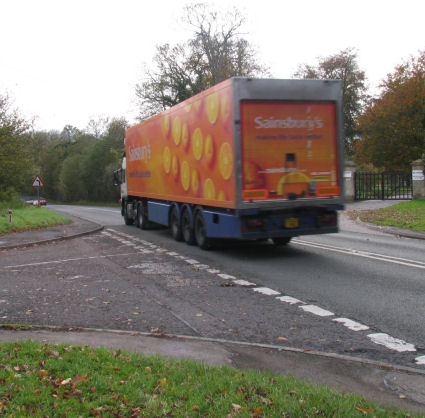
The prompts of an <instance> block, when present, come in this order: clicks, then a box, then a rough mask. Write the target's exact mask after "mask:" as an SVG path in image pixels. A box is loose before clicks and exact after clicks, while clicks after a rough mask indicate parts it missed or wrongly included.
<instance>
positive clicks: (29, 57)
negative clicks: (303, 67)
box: [0, 0, 425, 130]
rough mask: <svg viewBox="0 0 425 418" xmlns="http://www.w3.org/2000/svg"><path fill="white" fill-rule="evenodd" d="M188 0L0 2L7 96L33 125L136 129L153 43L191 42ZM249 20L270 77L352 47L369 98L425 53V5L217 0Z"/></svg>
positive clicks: (412, 0)
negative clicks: (102, 121)
mask: <svg viewBox="0 0 425 418" xmlns="http://www.w3.org/2000/svg"><path fill="white" fill-rule="evenodd" d="M188 3H193V2H191V1H184V0H158V1H149V0H117V1H112V0H0V17H1V24H0V39H1V41H0V42H1V50H0V94H5V93H7V94H8V95H9V96H10V97H11V98H12V99H13V102H14V106H15V107H18V108H19V110H20V111H21V114H22V115H23V116H24V117H25V118H27V119H30V118H32V117H36V128H37V129H43V130H50V129H57V130H62V128H63V127H64V126H65V125H66V124H71V125H73V126H76V127H78V128H80V129H83V128H85V127H86V126H87V124H88V122H89V121H90V119H98V118H99V117H125V118H126V119H127V120H128V121H129V122H130V123H131V124H133V123H135V116H136V114H137V108H136V102H135V94H134V88H135V85H136V83H138V82H140V81H141V79H142V76H143V66H148V67H149V66H151V63H152V57H153V55H154V53H155V46H156V45H161V44H164V43H171V44H174V43H176V42H181V41H185V40H187V39H188V38H189V37H190V36H191V33H190V32H189V30H188V28H187V27H185V26H184V25H183V24H182V22H181V19H180V18H181V16H182V10H183V6H184V5H186V4H188ZM208 3H212V4H213V5H214V6H215V7H216V9H223V8H224V7H228V6H229V5H230V6H236V7H237V8H238V9H239V10H240V11H241V12H242V13H243V14H244V15H245V16H246V19H247V21H246V25H245V27H244V30H245V31H246V35H245V37H246V38H247V39H248V40H249V42H250V43H251V44H252V45H253V46H254V47H256V48H257V50H258V59H259V61H260V63H262V64H265V65H267V66H268V67H269V68H270V72H271V74H272V76H273V77H276V78H291V77H292V75H293V73H294V72H295V71H296V69H297V67H298V65H299V64H302V63H309V64H316V63H317V58H318V57H326V56H329V55H333V54H335V53H337V52H339V51H341V50H343V49H345V48H348V47H354V48H356V50H357V53H358V63H359V67H360V69H362V70H364V71H365V72H366V76H367V77H368V80H369V86H370V88H371V91H372V92H376V91H377V86H378V84H379V83H380V81H381V80H383V79H385V78H386V75H387V74H388V73H390V72H392V71H393V70H394V68H395V66H396V65H398V64H401V63H402V62H404V61H405V60H407V59H408V58H409V57H410V56H412V55H413V56H418V53H419V50H425V26H424V16H425V1H424V0H404V1H395V0H357V1H348V0H337V1H331V0H321V1H318V0H315V1H310V0H303V1H288V0H276V1H271V0H261V1H250V2H248V1H247V0H244V1H236V0H234V1H232V0H217V1H214V2H212V1H211V2H208Z"/></svg>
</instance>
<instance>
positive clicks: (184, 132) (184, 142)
mask: <svg viewBox="0 0 425 418" xmlns="http://www.w3.org/2000/svg"><path fill="white" fill-rule="evenodd" d="M188 145H189V129H188V128H187V123H184V124H183V127H182V146H183V148H184V149H186V148H187V146H188Z"/></svg>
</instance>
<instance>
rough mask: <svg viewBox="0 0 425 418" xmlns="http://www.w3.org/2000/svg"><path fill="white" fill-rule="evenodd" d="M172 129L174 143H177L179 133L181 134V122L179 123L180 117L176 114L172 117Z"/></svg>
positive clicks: (178, 141)
mask: <svg viewBox="0 0 425 418" xmlns="http://www.w3.org/2000/svg"><path fill="white" fill-rule="evenodd" d="M172 131H173V138H174V143H175V144H176V145H179V144H180V138H181V134H182V124H181V121H180V118H179V117H178V116H176V117H175V118H174V119H173V127H172Z"/></svg>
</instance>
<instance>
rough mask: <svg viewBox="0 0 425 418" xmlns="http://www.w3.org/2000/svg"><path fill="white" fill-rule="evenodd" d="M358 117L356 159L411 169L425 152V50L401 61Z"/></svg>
mask: <svg viewBox="0 0 425 418" xmlns="http://www.w3.org/2000/svg"><path fill="white" fill-rule="evenodd" d="M380 87H381V93H380V95H379V96H378V97H377V98H375V99H374V100H373V101H372V102H371V104H370V105H369V106H368V107H367V108H366V110H365V112H364V113H363V115H362V116H361V117H360V118H359V130H360V133H361V138H362V139H361V141H360V142H359V143H358V145H357V153H356V159H357V161H359V162H365V163H372V164H373V165H374V166H375V167H377V168H381V169H386V170H409V169H410V163H411V162H412V161H414V160H417V159H419V158H421V157H423V155H424V153H425V51H422V52H421V53H420V54H419V57H417V58H413V57H412V58H411V59H410V60H409V61H407V62H406V63H404V64H401V65H398V66H397V67H396V68H395V71H394V72H393V73H392V74H388V76H387V79H386V80H384V81H383V83H382V85H381V86H380Z"/></svg>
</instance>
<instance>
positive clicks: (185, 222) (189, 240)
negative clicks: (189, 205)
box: [181, 209, 196, 245]
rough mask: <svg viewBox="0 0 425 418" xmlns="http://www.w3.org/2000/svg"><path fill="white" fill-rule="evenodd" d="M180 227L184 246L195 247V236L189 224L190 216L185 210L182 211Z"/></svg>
mask: <svg viewBox="0 0 425 418" xmlns="http://www.w3.org/2000/svg"><path fill="white" fill-rule="evenodd" d="M181 225H182V226H181V228H182V234H183V239H184V241H185V242H186V244H188V245H195V243H196V242H195V234H194V233H193V228H192V225H191V224H190V215H189V211H188V210H187V209H183V213H182V222H181Z"/></svg>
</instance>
